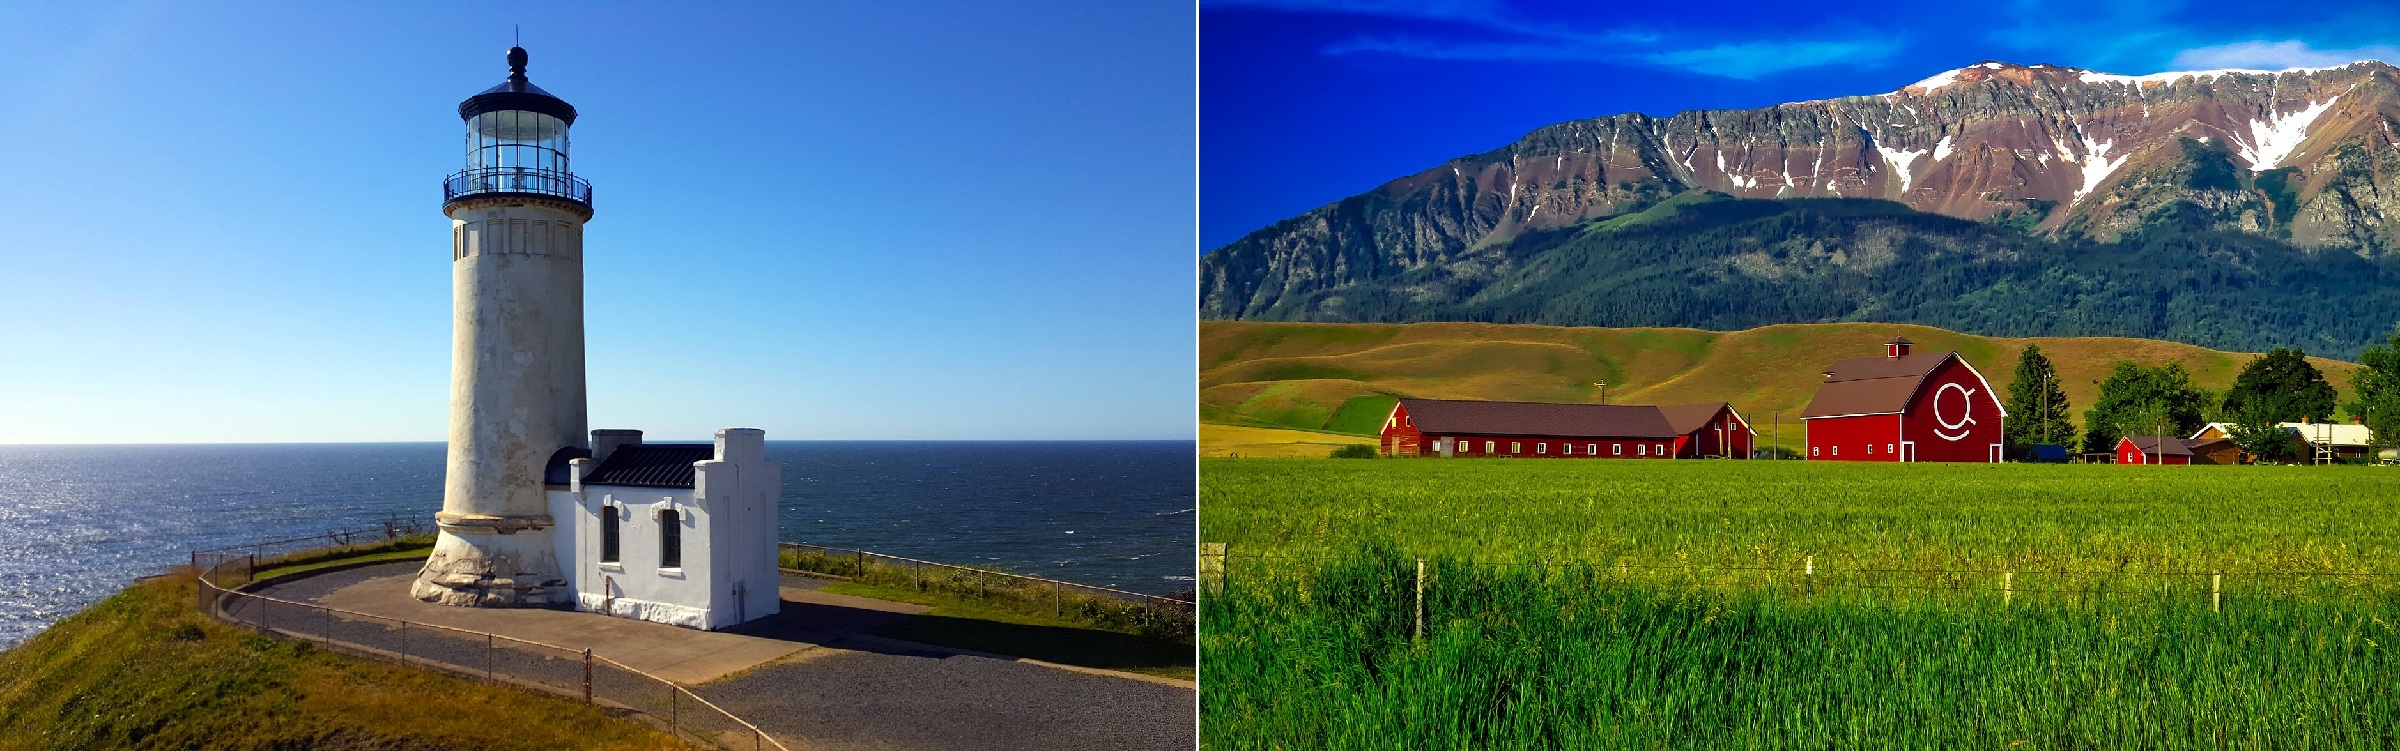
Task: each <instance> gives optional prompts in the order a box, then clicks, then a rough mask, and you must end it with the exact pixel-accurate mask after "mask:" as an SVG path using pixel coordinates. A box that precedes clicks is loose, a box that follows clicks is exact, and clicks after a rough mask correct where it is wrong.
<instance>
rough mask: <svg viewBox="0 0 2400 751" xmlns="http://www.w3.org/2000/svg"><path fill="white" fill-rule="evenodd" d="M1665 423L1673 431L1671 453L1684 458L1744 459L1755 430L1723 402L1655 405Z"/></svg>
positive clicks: (1755, 433) (1755, 432)
mask: <svg viewBox="0 0 2400 751" xmlns="http://www.w3.org/2000/svg"><path fill="white" fill-rule="evenodd" d="M1658 411H1659V414H1662V415H1665V416H1666V418H1667V426H1668V427H1670V428H1673V429H1674V430H1675V433H1676V435H1675V449H1674V450H1675V456H1677V457H1680V458H1686V459H1696V458H1702V457H1711V456H1713V457H1720V458H1726V459H1748V458H1750V449H1751V448H1752V442H1753V439H1755V438H1757V437H1758V431H1755V430H1751V429H1750V421H1749V420H1744V419H1742V413H1740V412H1736V411H1734V409H1733V405H1731V404H1726V403H1724V402H1710V403H1708V404H1678V405H1674V406H1671V407H1659V408H1658Z"/></svg>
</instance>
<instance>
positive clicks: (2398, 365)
mask: <svg viewBox="0 0 2400 751" xmlns="http://www.w3.org/2000/svg"><path fill="white" fill-rule="evenodd" d="M2358 363H2359V364H2360V365H2365V366H2366V367H2364V368H2359V369H2358V372H2356V373H2352V374H2351V375H2350V390H2351V391H2352V392H2353V393H2355V394H2357V395H2358V400H2357V401H2353V402H2351V403H2349V404H2344V405H2342V411H2344V412H2347V413H2349V415H2350V416H2351V417H2353V418H2357V419H2359V420H2361V421H2363V422H2365V423H2366V424H2367V430H2368V431H2370V432H2371V433H2372V434H2373V435H2374V438H2373V439H2372V440H2373V442H2374V444H2375V445H2376V446H2377V447H2385V446H2392V445H2395V444H2400V334H2393V335H2392V338H2391V341H2390V342H2389V343H2388V344H2375V345H2370V346H2368V347H2367V349H2366V351H2365V352H2361V353H2359V355H2358Z"/></svg>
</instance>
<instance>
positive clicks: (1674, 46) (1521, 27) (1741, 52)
mask: <svg viewBox="0 0 2400 751" xmlns="http://www.w3.org/2000/svg"><path fill="white" fill-rule="evenodd" d="M1205 4H1206V5H1207V6H1208V7H1212V8H1223V7H1234V8H1258V9H1266V10H1275V11H1283V12H1291V13H1326V14H1336V15H1356V16H1369V17H1377V18H1389V19H1398V20H1406V21H1421V22H1426V25H1427V26H1429V27H1431V28H1425V29H1419V30H1413V31H1407V32H1390V33H1364V34H1359V35H1357V36H1354V37H1351V38H1349V39H1345V40H1342V41H1339V42H1335V43H1333V44H1330V45H1327V46H1326V47H1325V48H1324V49H1323V52H1324V54H1327V55H1333V56H1345V55H1392V56H1400V57H1415V58H1424V59H1430V60H1554V61H1577V62H1604V63H1617V64H1626V65H1641V66H1648V67H1654V68H1666V69H1671V70H1680V71H1684V72H1688V73H1696V74H1701V75H1708V76H1717V77H1722V78H1734V79H1742V80H1751V79H1756V78H1760V77H1764V76H1768V75H1773V74H1776V73H1780V72H1783V71H1788V70H1797V69H1801V68H1814V67H1821V66H1828V65H1839V64H1852V65H1856V64H1867V65H1874V64H1880V63H1882V62H1883V61H1884V60H1885V59H1886V58H1888V57H1890V55H1891V53H1892V52H1893V51H1895V49H1896V48H1897V47H1898V46H1899V44H1898V42H1897V41H1896V40H1897V37H1896V36H1895V35H1892V34H1889V33H1873V32H1864V31H1858V30H1842V31H1839V32H1826V31H1823V30H1813V31H1812V32H1810V33H1806V34H1802V35H1798V36H1795V37H1793V38H1788V39H1777V38H1752V39H1743V38H1733V39H1727V38H1725V37H1726V35H1725V34H1723V33H1716V34H1703V33H1699V32H1692V31H1661V30H1657V29H1650V28H1642V27H1635V26H1599V25H1577V24H1573V23H1566V22H1559V21H1548V20H1545V21H1538V22H1537V21H1533V20H1528V19H1526V18H1524V17H1522V16H1521V15H1520V14H1518V13H1516V12H1514V11H1512V10H1511V9H1510V8H1509V7H1508V6H1507V5H1505V4H1503V3H1500V2H1496V1H1495V0H1205Z"/></svg>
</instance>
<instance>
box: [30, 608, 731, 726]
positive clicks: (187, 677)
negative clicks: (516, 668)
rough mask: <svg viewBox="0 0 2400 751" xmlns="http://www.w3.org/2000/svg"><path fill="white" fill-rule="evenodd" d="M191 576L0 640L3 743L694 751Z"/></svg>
mask: <svg viewBox="0 0 2400 751" xmlns="http://www.w3.org/2000/svg"><path fill="white" fill-rule="evenodd" d="M195 586H196V584H195V583H194V582H193V580H192V578H191V576H190V574H189V573H188V572H184V573H180V574H177V575H171V576H169V577H163V578H159V579H152V580H147V581H143V582H138V583H136V584H134V585H133V586H130V587H127V588H126V589H125V591H123V592H120V593H118V594H117V595H116V596H113V597H110V598H108V599H106V600H102V601H100V602H99V603H98V604H95V605H93V606H92V607H90V608H87V609H85V610H84V611H83V612H81V613H77V614H75V615H73V616H69V617H68V618H67V619H65V620H63V621H60V622H58V623H57V624H56V625H53V626H51V627H50V628H49V629H48V630H46V631H43V632H42V633H40V634H38V635H36V636H34V637H33V638H32V639H29V640H27V641H26V642H25V643H23V644H19V645H17V646H15V647H12V648H10V649H8V650H7V651H5V652H0V728H6V729H7V731H6V732H4V733H0V751H18V750H19V749H25V750H31V749H61V750H65V749H76V750H81V749H262V750H263V749H324V750H328V751H352V750H355V751H368V750H373V751H393V750H399V751H418V750H422V751H434V750H435V749H468V748H471V749H527V750H531V749H625V750H629V751H630V750H632V749H684V748H690V746H687V745H686V744H683V743H681V742H678V741H676V740H675V739H672V738H670V737H668V736H667V735H666V734H664V733H661V732H658V731H656V730H653V729H651V728H650V727H648V726H646V725H642V724H640V723H637V722H634V721H631V720H626V719H621V718H616V717H612V716H610V715H608V714H607V713H605V712H602V711H601V710H599V709H596V708H593V707H588V706H584V705H583V704H582V703H580V702H574V701H569V700H566V699H560V698H555V697H550V696H540V695H535V694H530V693H526V692H524V691H520V690H517V689H511V688H500V687H493V686H486V685H483V684H480V683H473V682H469V681H463V680H458V679H455V678H452V677H449V676H446V675H440V674H436V673H432V672H428V671H423V670H417V669H411V668H402V667H397V666H392V665H386V664H383V663H379V662H371V661H366V660H360V659H354V658H351V657H347V656H343V655H337V654H332V653H329V652H325V651H322V650H318V649H315V648H313V647H312V646H311V645H309V644H307V643H305V642H293V641H282V640H277V639H271V638H267V637H263V636H258V635H255V634H251V633H249V632H246V631H243V630H240V629H236V628H233V627H230V626H226V625H223V624H220V623H217V622H216V621H213V620H209V619H207V618H205V617H203V616H201V615H200V613H199V612H198V611H197V610H196V609H194V607H193V602H194V595H195V591H194V587H195Z"/></svg>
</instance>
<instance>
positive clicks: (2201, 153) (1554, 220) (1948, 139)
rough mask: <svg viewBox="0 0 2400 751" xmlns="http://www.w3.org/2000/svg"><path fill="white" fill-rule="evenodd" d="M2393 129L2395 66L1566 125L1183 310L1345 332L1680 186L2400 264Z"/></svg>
mask: <svg viewBox="0 0 2400 751" xmlns="http://www.w3.org/2000/svg"><path fill="white" fill-rule="evenodd" d="M2396 116H2400V69H2395V68H2393V67H2392V66H2390V65H2387V64H2384V63H2381V62H2375V61H2362V62H2358V63H2352V64H2349V65H2343V66H2337V67H2329V68H2308V69H2293V70H2285V71H2238V70H2223V71H2190V72H2175V73H2160V74H2153V75H2145V76H2121V75H2113V74H2107V73H2099V72H2094V71H2089V70H2084V69H2080V68H2072V67H2063V66H2054V65H2046V64H2044V65H2032V66H2025V65H2016V64H2012V63H2003V62H1996V61H1986V62H1982V63H1978V64H1975V65H1971V66H1967V67H1964V68H1959V69H1956V70H1951V71H1945V72H1943V73H1940V74H1937V75H1935V76H1932V77H1929V78H1927V79H1925V80H1923V81H1919V82H1917V83H1915V84H1912V85H1910V86H1907V87H1903V88H1902V89H1900V90H1899V91H1895V92H1890V93H1886V94H1876V95H1867V96H1850V97H1841V98H1836V99H1825V100H1815V101H1806V102H1793V103H1789V104H1781V105H1775V106H1772V107H1763V108H1758V109H1747V110H1690V111H1685V112H1681V113H1678V114H1676V115H1674V116H1671V117H1665V118H1657V117H1651V116H1649V115H1644V114H1640V113H1628V114H1622V115H1613V116H1607V117H1598V118H1591V119H1586V120H1576V121H1571V122H1566V123H1560V124H1557V125H1552V126H1548V127H1544V128H1540V129H1537V130H1535V131H1533V132H1532V133H1529V134H1527V135H1526V136H1525V137H1524V138H1522V139H1520V140H1518V141H1517V142H1515V143H1513V144H1510V145H1508V146H1505V147H1502V148H1499V149H1495V150H1492V151H1489V152H1485V153H1482V154H1475V155H1470V156H1463V157H1459V158H1456V159H1453V160H1450V161H1449V162H1447V163H1445V164H1442V165H1440V166H1437V167H1434V168H1432V169H1428V170H1425V171H1423V172H1419V173H1417V174H1414V175H1409V176H1406V177H1402V178H1400V179H1397V180H1394V181H1392V182H1390V183H1387V184H1385V185H1382V186H1380V187H1378V188H1376V189H1374V190H1372V191H1369V192H1367V193H1364V194H1361V195H1357V196H1352V197H1350V198H1346V199H1343V200H1341V201H1338V202H1335V203H1333V204H1330V205H1327V206H1323V207H1320V208H1318V209H1315V210H1312V211H1309V212H1307V213H1305V214H1302V215H1301V216H1298V217H1295V218H1292V219H1288V220H1285V221H1282V222H1278V223H1276V224H1275V225H1273V226H1270V227H1267V228H1263V229H1261V230H1258V231H1256V232H1253V233H1251V234H1250V235H1248V236H1245V237H1243V238H1241V239H1240V240H1237V241H1235V242H1234V243H1232V244H1229V245H1227V246H1225V247H1223V248H1219V249H1217V250H1215V251H1212V252H1210V253H1209V254H1207V255H1206V256H1204V257H1203V258H1202V259H1201V269H1200V272H1201V310H1202V315H1203V316H1204V317H1207V318H1212V319H1244V318H1270V319H1283V320H1358V318H1356V317H1354V316H1351V315H1349V314H1348V313H1347V312H1346V311H1344V310H1343V309H1342V308H1341V305H1340V303H1341V300H1342V295H1341V294H1340V290H1341V289H1342V288H1344V287H1345V286H1348V285H1355V284H1360V283H1365V282H1370V281H1375V282H1378V283H1379V284H1384V285H1390V284H1399V285H1401V286H1403V287H1405V286H1406V285H1407V283H1408V282H1407V279H1415V278H1419V277H1423V278H1426V279H1428V280H1432V281H1433V282H1434V283H1432V284H1431V286H1427V287H1426V288H1425V294H1426V295H1427V297H1428V299H1442V298H1444V297H1445V296H1449V295H1451V293H1452V292H1454V291H1455V290H1457V289H1465V288H1473V287H1475V286H1476V284H1477V283H1478V281H1479V280H1481V281H1491V280H1497V279H1500V278H1503V277H1505V276H1507V275H1509V274H1510V273H1511V272H1512V271H1514V270H1516V266H1517V264H1519V263H1520V262H1521V261H1522V260H1523V259H1522V258H1521V257H1520V256H1521V254H1518V255H1512V254H1511V253H1509V252H1507V251H1506V250H1505V248H1506V247H1507V246H1508V245H1509V244H1510V242H1511V241H1512V240H1514V239H1516V238H1518V237H1521V236H1526V235H1528V234H1538V233H1541V232H1545V231H1550V230H1557V229H1560V228H1564V227H1570V226H1574V225H1578V224H1583V223H1587V222H1591V221H1592V220H1595V219H1602V218H1607V217H1620V216H1628V215H1632V214H1635V213H1637V212H1639V211H1641V210H1643V209H1646V208H1648V207H1650V206H1654V205H1657V204H1659V203H1660V202H1662V201H1664V200H1665V199H1667V198H1669V197H1671V196H1675V195H1678V194H1683V193H1688V192H1693V191H1710V192H1716V193H1724V194H1728V195H1731V196H1734V197H1740V198H1787V199H1788V198H1827V197H1839V198H1880V199H1888V200H1893V201H1898V202H1900V203H1902V204H1905V205H1906V206H1908V207H1910V208H1913V209H1916V210H1918V211H1924V212H1931V213H1938V214H1943V215H1947V216H1951V217H1957V218H1961V219H1968V220H1973V221H1978V222H1984V223H1990V224H1994V225H1999V226H2003V227H2009V228H2013V229H2016V230H2019V231H2022V232H2025V233H2029V234H2032V235H2035V236H2041V237H2050V238H2073V239H2077V240H2087V241H2092V242H2111V241H2115V240H2118V239H2120V238H2122V237H2125V236H2127V235H2128V233H2133V232H2136V231H2139V230H2142V229H2144V228H2146V227H2156V226H2161V225H2169V226H2174V227H2180V228H2184V229H2188V230H2192V231H2203V232H2223V233H2240V234H2243V235H2249V236H2256V237H2261V238H2266V239H2271V240H2273V241H2275V242H2278V243H2284V244H2288V245H2291V246H2294V247H2296V248H2299V249H2302V250H2303V251H2306V252H2309V253H2329V252H2331V253H2344V254H2355V255H2357V256H2360V257H2365V258H2379V257H2382V256H2384V255H2385V254H2387V253H2389V252H2390V251H2392V250H2394V249H2400V225H2396V224H2395V223H2394V221H2393V218H2395V217H2400V184H2394V182H2393V180H2395V179H2400V150H2396V149H2395V148H2394V145H2395V142H2396V141H2400V139H2396V138H2395V136H2394V133H2393V131H2394V127H2395V125H2396V124H2400V122H2396V120H2400V117H2396ZM1404 277H1405V279H1404ZM1462 285H1463V286H1462ZM1577 323H1583V324H1588V325H1615V324H1616V323H1617V322H1611V321H1580V322H1577Z"/></svg>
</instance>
